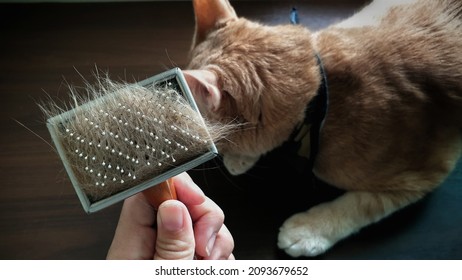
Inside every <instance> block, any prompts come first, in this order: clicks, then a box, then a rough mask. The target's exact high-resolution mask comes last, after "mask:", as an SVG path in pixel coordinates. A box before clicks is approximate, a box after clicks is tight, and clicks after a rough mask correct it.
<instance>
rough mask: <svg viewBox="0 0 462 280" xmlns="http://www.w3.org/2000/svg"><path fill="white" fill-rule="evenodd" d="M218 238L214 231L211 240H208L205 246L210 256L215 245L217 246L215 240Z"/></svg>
mask: <svg viewBox="0 0 462 280" xmlns="http://www.w3.org/2000/svg"><path fill="white" fill-rule="evenodd" d="M216 239H217V234H216V233H214V234H213V235H212V237H210V239H209V241H208V242H207V246H206V247H205V252H206V253H207V257H209V256H210V254H211V253H212V249H213V246H215V240H216Z"/></svg>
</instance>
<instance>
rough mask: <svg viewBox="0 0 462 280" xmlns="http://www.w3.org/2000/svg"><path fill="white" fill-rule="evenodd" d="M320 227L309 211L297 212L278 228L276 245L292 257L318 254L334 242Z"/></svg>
mask: <svg viewBox="0 0 462 280" xmlns="http://www.w3.org/2000/svg"><path fill="white" fill-rule="evenodd" d="M322 228H323V227H322V225H321V224H320V223H319V222H317V221H316V217H313V215H310V213H309V212H306V213H298V214H296V215H294V216H292V217H291V218H289V219H288V220H286V221H285V222H284V224H283V225H282V227H281V228H280V231H279V236H278V247H279V248H280V249H282V250H284V251H285V252H286V253H287V254H288V255H290V256H292V257H294V258H296V257H301V256H305V257H314V256H317V255H320V254H322V253H324V252H325V251H327V250H328V249H329V248H330V247H332V245H333V244H334V242H333V241H331V240H329V238H328V237H326V236H325V235H323V232H322Z"/></svg>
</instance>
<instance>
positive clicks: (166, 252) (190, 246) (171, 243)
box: [154, 200, 196, 260]
mask: <svg viewBox="0 0 462 280" xmlns="http://www.w3.org/2000/svg"><path fill="white" fill-rule="evenodd" d="M195 245H196V244H195V241H194V231H193V226H192V220H191V217H190V215H189V212H188V210H187V208H186V206H185V205H184V204H183V203H181V202H180V201H178V200H167V201H165V202H164V203H162V204H161V205H160V206H159V209H158V212H157V240H156V249H155V250H156V251H155V253H154V259H159V260H182V259H184V260H192V259H193V258H194V252H195V247H196V246H195Z"/></svg>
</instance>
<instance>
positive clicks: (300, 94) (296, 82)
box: [184, 0, 319, 174]
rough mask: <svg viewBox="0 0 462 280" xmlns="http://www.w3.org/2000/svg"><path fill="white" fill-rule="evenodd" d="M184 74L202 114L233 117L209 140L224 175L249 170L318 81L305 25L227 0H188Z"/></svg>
mask: <svg viewBox="0 0 462 280" xmlns="http://www.w3.org/2000/svg"><path fill="white" fill-rule="evenodd" d="M194 12H195V18H196V28H195V34H194V39H193V43H192V48H191V54H190V55H191V60H190V63H189V66H188V67H187V68H188V70H186V71H184V73H185V77H186V80H187V82H188V84H189V86H190V88H191V91H192V93H193V95H194V98H195V99H196V102H197V103H198V106H199V109H200V111H201V113H202V114H203V115H204V116H205V118H207V119H209V120H212V121H218V122H222V123H229V122H237V123H239V124H240V126H239V129H238V130H237V131H236V132H234V133H233V134H232V135H230V136H229V137H228V139H227V141H221V142H220V143H217V146H218V150H219V152H220V154H222V155H223V160H224V164H225V166H226V168H227V169H228V171H229V172H230V173H231V174H241V173H244V172H245V171H247V170H248V169H250V168H251V167H252V166H253V165H254V164H255V163H256V161H257V160H258V159H259V158H260V156H261V155H263V154H265V153H267V152H269V151H270V150H272V149H274V148H276V147H278V146H280V145H281V144H282V143H283V142H284V141H286V140H287V139H288V137H289V136H290V134H291V132H292V131H293V129H294V127H295V126H296V125H297V124H298V123H299V122H300V121H301V120H302V119H303V117H304V111H305V107H306V105H307V103H308V101H309V100H310V99H311V98H312V97H313V96H314V95H315V93H316V90H317V88H318V86H319V72H318V71H319V70H318V67H317V65H316V60H315V57H314V51H313V48H312V45H311V35H310V33H309V31H308V30H307V29H305V28H303V27H300V26H294V25H282V26H268V25H263V24H259V23H257V22H254V21H250V20H248V19H245V18H239V17H238V16H237V15H236V13H235V10H234V9H233V7H232V6H231V5H230V3H229V2H228V1H227V0H195V1H194Z"/></svg>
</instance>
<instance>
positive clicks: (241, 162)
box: [223, 154, 260, 175]
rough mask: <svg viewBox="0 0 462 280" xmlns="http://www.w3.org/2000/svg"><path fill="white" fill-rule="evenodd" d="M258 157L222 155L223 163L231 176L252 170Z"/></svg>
mask: <svg viewBox="0 0 462 280" xmlns="http://www.w3.org/2000/svg"><path fill="white" fill-rule="evenodd" d="M259 158H260V157H249V156H244V155H229V154H225V155H223V163H224V165H225V167H226V169H227V170H228V172H229V173H231V174H232V175H241V174H243V173H245V172H247V171H248V170H249V169H250V168H252V167H253V166H254V165H255V163H256V162H257V161H258V159H259Z"/></svg>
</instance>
